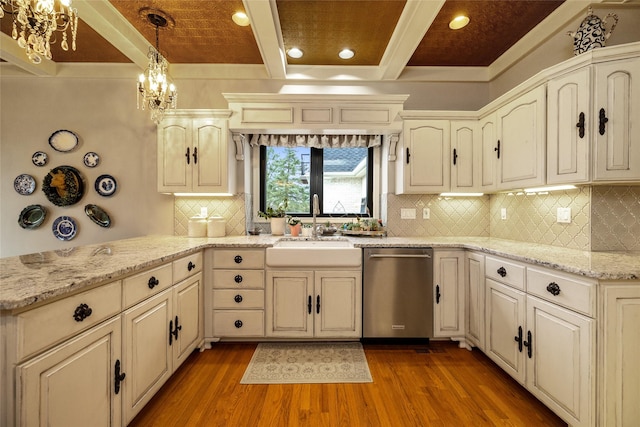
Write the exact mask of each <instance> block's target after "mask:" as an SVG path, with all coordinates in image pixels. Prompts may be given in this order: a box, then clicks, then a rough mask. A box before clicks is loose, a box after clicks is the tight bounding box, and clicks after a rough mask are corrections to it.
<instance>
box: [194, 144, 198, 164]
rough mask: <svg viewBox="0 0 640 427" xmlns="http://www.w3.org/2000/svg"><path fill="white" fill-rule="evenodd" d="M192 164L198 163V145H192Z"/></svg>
mask: <svg viewBox="0 0 640 427" xmlns="http://www.w3.org/2000/svg"><path fill="white" fill-rule="evenodd" d="M193 164H194V165H197V164H198V147H193Z"/></svg>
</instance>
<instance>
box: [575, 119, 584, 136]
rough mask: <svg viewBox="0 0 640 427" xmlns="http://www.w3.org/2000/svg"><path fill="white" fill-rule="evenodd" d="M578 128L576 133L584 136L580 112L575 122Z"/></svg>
mask: <svg viewBox="0 0 640 427" xmlns="http://www.w3.org/2000/svg"><path fill="white" fill-rule="evenodd" d="M576 127H577V128H578V135H579V136H580V138H584V113H580V115H579V116H578V123H577V124H576Z"/></svg>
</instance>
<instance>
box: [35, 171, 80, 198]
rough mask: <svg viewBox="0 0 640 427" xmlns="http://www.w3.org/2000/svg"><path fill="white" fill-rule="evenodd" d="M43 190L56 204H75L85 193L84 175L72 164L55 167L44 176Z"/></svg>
mask: <svg viewBox="0 0 640 427" xmlns="http://www.w3.org/2000/svg"><path fill="white" fill-rule="evenodd" d="M42 191H44V194H46V195H47V199H49V201H50V202H51V203H53V204H54V205H56V206H69V205H73V204H75V203H77V202H78V201H79V200H80V199H81V198H82V196H83V194H84V182H83V180H82V175H80V172H79V171H78V170H77V169H76V168H74V167H72V166H58V167H55V168H53V169H51V171H50V172H49V173H48V174H47V175H46V176H45V177H44V180H43V181H42Z"/></svg>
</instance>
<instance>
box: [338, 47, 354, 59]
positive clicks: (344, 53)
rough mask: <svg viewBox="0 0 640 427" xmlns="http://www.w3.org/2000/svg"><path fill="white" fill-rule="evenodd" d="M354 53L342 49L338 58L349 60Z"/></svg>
mask: <svg viewBox="0 0 640 427" xmlns="http://www.w3.org/2000/svg"><path fill="white" fill-rule="evenodd" d="M353 55H355V53H354V52H353V51H352V50H351V49H342V50H341V51H340V53H339V54H338V56H339V57H340V58H342V59H351V58H353Z"/></svg>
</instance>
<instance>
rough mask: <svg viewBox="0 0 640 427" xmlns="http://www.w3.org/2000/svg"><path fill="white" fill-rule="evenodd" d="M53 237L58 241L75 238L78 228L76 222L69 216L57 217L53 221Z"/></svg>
mask: <svg viewBox="0 0 640 427" xmlns="http://www.w3.org/2000/svg"><path fill="white" fill-rule="evenodd" d="M51 229H52V230H53V235H54V236H56V238H58V239H60V240H71V239H73V238H74V237H76V233H77V232H78V226H77V225H76V221H75V220H74V219H73V218H71V217H70V216H59V217H58V218H56V220H55V221H53V226H52V227H51Z"/></svg>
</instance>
